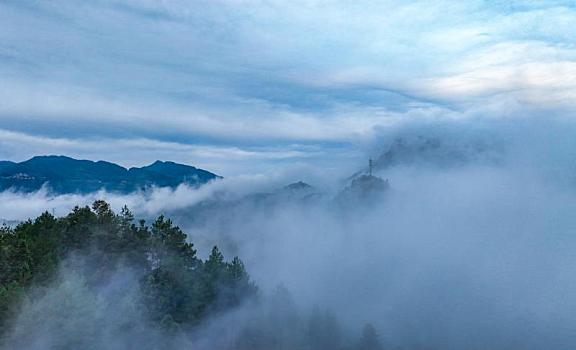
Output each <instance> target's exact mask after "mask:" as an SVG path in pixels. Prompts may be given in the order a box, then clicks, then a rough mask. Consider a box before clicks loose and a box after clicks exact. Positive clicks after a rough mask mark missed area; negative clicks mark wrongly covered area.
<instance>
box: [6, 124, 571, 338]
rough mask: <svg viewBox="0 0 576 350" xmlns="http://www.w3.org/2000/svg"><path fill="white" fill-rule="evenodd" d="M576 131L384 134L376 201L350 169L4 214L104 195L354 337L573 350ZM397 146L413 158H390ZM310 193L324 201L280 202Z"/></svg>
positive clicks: (27, 199)
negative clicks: (367, 334)
mask: <svg viewBox="0 0 576 350" xmlns="http://www.w3.org/2000/svg"><path fill="white" fill-rule="evenodd" d="M575 131H576V128H575V127H574V125H573V124H571V123H567V122H555V123H552V122H551V123H549V124H547V125H544V124H543V123H538V122H527V121H524V122H520V121H516V122H506V123H501V124H498V123H496V122H492V123H491V124H486V123H484V124H482V123H479V124H477V125H476V124H471V123H463V124H458V123H453V124H451V125H444V126H435V127H432V126H422V125H419V126H411V127H406V128H401V129H395V130H393V131H386V132H382V133H381V135H380V137H379V138H377V139H376V140H375V141H374V142H371V143H370V145H369V146H367V147H366V150H367V151H366V158H368V157H372V158H374V159H375V160H376V164H375V175H377V176H379V177H382V178H385V179H388V180H389V183H390V188H389V190H388V191H387V192H386V193H384V195H383V197H382V198H381V200H378V201H366V202H363V201H362V200H355V201H352V200H350V201H348V200H342V199H340V200H338V199H335V198H336V197H337V193H338V192H339V191H340V190H341V189H342V188H343V187H345V186H347V185H348V183H347V181H346V180H345V179H346V177H347V176H349V175H351V174H352V173H354V171H356V170H359V169H363V168H366V166H365V165H364V164H351V165H350V173H348V174H322V173H321V169H316V170H315V171H313V172H310V173H301V174H300V175H301V176H300V177H298V178H295V177H289V176H284V175H275V176H264V175H258V176H254V177H236V178H234V177H233V178H229V179H224V180H221V181H217V182H215V183H212V184H209V185H206V186H204V187H202V188H200V189H192V188H187V187H180V188H178V189H176V190H174V191H172V190H168V189H155V190H153V191H150V192H147V193H137V194H133V195H128V196H119V195H114V194H110V193H104V192H101V193H95V194H92V195H88V196H79V195H63V196H56V197H54V196H51V195H50V194H49V192H48V191H46V190H43V191H40V192H37V193H32V194H26V195H21V194H16V193H10V192H5V193H2V194H0V213H2V214H0V216H1V217H3V218H4V219H6V220H21V219H25V218H27V217H34V216H36V215H38V214H39V213H41V212H42V211H44V210H46V209H48V210H51V209H52V208H53V209H54V211H55V212H56V214H64V213H66V212H67V211H68V210H69V209H71V208H72V207H73V206H74V205H81V204H88V203H90V202H92V201H93V200H95V199H100V198H103V199H105V200H107V201H109V202H110V203H111V204H112V206H113V207H114V208H116V209H118V208H120V207H121V206H123V205H124V204H127V205H128V206H129V207H130V208H131V209H133V211H134V212H135V214H136V216H137V217H152V216H154V215H157V214H159V213H164V214H166V215H167V216H169V217H173V218H174V220H175V221H176V223H178V224H179V225H181V227H182V228H183V229H184V231H185V232H186V233H188V235H189V238H190V240H191V241H192V242H194V243H195V245H196V247H197V248H198V251H199V254H200V255H204V256H205V254H207V253H208V252H209V248H210V247H211V246H212V245H214V244H218V245H219V246H220V247H221V248H222V250H223V252H224V255H225V256H234V255H238V256H240V257H241V258H242V259H243V261H244V262H245V264H246V268H247V270H248V272H249V273H250V275H251V277H252V278H253V279H254V281H255V282H256V284H257V285H258V286H259V287H260V288H261V289H262V292H263V294H267V293H271V292H272V291H273V290H275V289H276V288H277V287H278V286H279V285H282V286H284V287H285V288H286V289H287V290H288V291H289V293H290V294H291V295H292V298H293V299H294V302H295V304H296V305H298V307H299V308H300V309H301V310H312V309H313V308H314V307H320V308H327V309H330V310H332V312H333V313H334V314H335V315H336V316H337V318H338V319H339V320H340V322H341V324H342V326H343V328H344V329H345V331H346V332H350V333H354V332H359V329H360V328H361V325H363V324H364V323H366V322H371V323H373V324H374V326H375V328H376V330H377V333H378V334H379V335H380V339H381V342H382V343H383V344H385V346H387V348H396V347H397V346H403V347H404V348H406V349H411V348H426V349H428V348H437V349H570V348H573V347H574V346H576V214H575V213H576V181H575V180H576V172H575V170H576V167H575V166H576V153H575V150H576V147H575V146H576V138H574V137H573V135H575ZM399 139H401V140H406V141H404V142H406V144H407V145H408V146H406V147H397V148H396V149H395V150H394V152H397V153H396V154H394V155H389V156H384V157H380V158H379V156H380V155H381V154H385V153H386V151H387V150H390V149H391V147H392V145H393V144H394V142H395V140H399ZM423 139H424V141H422V140H423ZM429 140H432V141H431V142H432V143H427V142H428V141H429ZM426 145H427V146H426ZM430 147H432V151H431V150H430ZM391 159H393V161H392V160H391ZM291 175H292V176H293V175H294V174H291ZM299 180H304V181H305V182H308V183H310V184H311V185H312V186H314V189H312V190H308V191H310V192H309V193H307V195H306V196H303V195H301V194H299V193H295V194H292V193H285V192H286V190H284V192H283V191H282V190H279V189H281V188H282V187H283V186H284V185H287V184H288V183H290V182H296V181H299ZM296 192H297V191H296ZM256 193H274V195H271V196H264V197H263V196H255V195H254V194H256ZM310 194H311V195H310ZM247 309H249V307H248V306H246V307H245V308H244V309H242V310H237V311H236V312H235V313H234V314H233V315H229V317H230V319H234V320H242V317H244V316H245V315H250V312H249V311H247ZM243 315H244V316H243ZM245 317H248V316H245ZM211 327H214V328H211ZM219 327H222V325H221V324H219V323H217V322H214V324H213V325H211V324H207V325H205V327H204V329H203V331H202V332H201V335H199V336H198V337H199V338H198V341H197V347H198V348H202V349H203V348H206V349H208V348H217V346H216V347H214V345H213V344H215V343H212V342H211V341H212V339H217V338H219V336H218V335H217V334H218V333H219V332H221V331H222V330H221V329H220V328H219ZM280 327H282V325H280ZM211 344H212V345H211Z"/></svg>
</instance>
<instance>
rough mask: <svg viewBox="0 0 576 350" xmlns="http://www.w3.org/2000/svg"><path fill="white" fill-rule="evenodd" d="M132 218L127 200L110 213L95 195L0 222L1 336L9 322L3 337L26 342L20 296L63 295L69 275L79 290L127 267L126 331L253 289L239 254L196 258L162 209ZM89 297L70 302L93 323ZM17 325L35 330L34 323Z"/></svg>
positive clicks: (181, 324) (173, 319) (192, 314)
mask: <svg viewBox="0 0 576 350" xmlns="http://www.w3.org/2000/svg"><path fill="white" fill-rule="evenodd" d="M133 221H134V217H133V215H132V213H131V212H130V211H129V210H128V209H127V208H126V207H125V208H124V209H123V210H122V212H121V213H120V214H118V215H117V214H115V213H114V212H113V211H112V210H111V209H110V206H109V205H108V204H107V203H106V202H104V201H96V202H95V203H94V204H93V206H92V208H89V207H76V208H75V209H74V210H73V211H72V212H71V213H69V214H68V215H67V216H65V217H62V218H56V217H54V216H53V215H51V214H50V213H48V212H46V213H44V214H42V215H41V216H39V217H38V218H36V219H34V220H28V221H26V222H24V223H22V224H20V225H18V226H17V227H15V228H10V227H7V226H5V227H2V229H1V231H0V322H1V323H0V325H1V329H2V333H3V335H4V336H7V334H8V332H7V331H8V330H11V329H12V330H14V332H15V333H14V334H12V336H11V337H12V339H8V341H9V342H12V346H18V347H19V348H28V347H31V346H32V344H31V343H29V342H28V340H27V336H32V337H36V336H37V334H32V335H31V334H26V333H25V332H22V330H23V329H19V328H18V327H19V323H21V322H22V320H19V316H21V313H22V308H25V307H26V303H34V302H36V301H38V300H43V299H44V300H46V299H50V298H51V297H58V296H59V295H60V296H63V295H66V294H67V293H69V292H70V291H69V290H68V291H67V289H69V288H70V286H69V285H70V284H75V283H76V284H78V286H79V287H81V288H83V289H82V290H83V292H84V293H86V294H90V293H93V291H94V290H97V289H98V288H101V286H104V285H109V284H110V281H111V280H112V279H114V278H117V277H118V273H119V272H120V271H124V273H125V272H126V271H129V274H130V276H131V278H132V279H136V281H135V282H136V283H134V286H136V287H137V289H138V290H137V291H136V293H135V294H133V295H132V296H130V295H128V294H125V295H124V296H125V297H126V296H130V298H134V300H133V302H134V303H133V305H132V307H135V308H138V309H139V318H140V317H142V318H143V319H133V320H130V319H127V320H125V321H124V322H123V323H122V324H121V327H119V329H118V330H119V331H120V330H122V329H124V330H125V331H129V330H130V329H131V328H133V327H135V326H136V324H137V323H142V322H143V323H142V324H146V325H147V327H151V328H153V329H160V330H163V331H178V330H180V329H185V328H190V327H193V326H195V325H197V324H199V323H200V322H201V321H202V320H203V319H205V318H207V317H208V316H210V315H214V314H217V313H219V312H222V311H225V310H228V309H230V308H233V307H235V306H237V305H239V304H240V303H241V302H242V301H243V300H245V299H247V298H251V297H254V296H255V295H256V293H257V289H256V287H255V286H254V284H253V283H251V281H250V279H249V277H248V274H247V273H246V271H245V269H244V265H243V263H242V262H241V261H240V259H238V258H234V259H233V260H232V261H230V262H226V261H225V260H224V258H223V256H222V254H221V253H220V251H219V250H218V248H217V247H214V248H213V250H212V252H211V254H210V256H209V258H208V259H206V260H205V261H203V260H201V259H199V258H198V257H196V250H195V249H194V247H193V244H191V243H188V242H187V241H186V234H185V233H183V232H182V231H181V230H180V229H179V228H178V227H176V226H174V225H173V224H172V222H171V221H170V220H169V219H166V218H164V217H163V216H160V217H158V219H156V221H154V222H153V223H152V225H151V226H146V224H145V222H144V221H143V220H141V221H139V222H138V223H134V222H133ZM64 270H65V271H66V272H63V271H64ZM63 274H65V276H63ZM62 279H64V281H63V280H62ZM63 282H64V283H63ZM67 285H68V286H67ZM58 289H60V290H58ZM76 292H77V291H76ZM128 292H131V293H133V291H128ZM85 296H87V295H84V296H82V295H80V297H85ZM111 297H121V296H118V295H117V296H111ZM96 299H98V298H96ZM96 299H93V300H90V298H86V299H85V300H84V303H85V305H83V307H82V308H80V309H79V310H76V311H78V312H83V313H84V314H80V315H77V316H78V317H81V318H84V319H85V320H89V322H90V323H94V324H98V322H97V321H96V320H95V318H98V315H96V314H94V313H93V312H92V309H91V307H92V305H90V304H91V303H97V302H98V300H96ZM61 302H62V303H61V304H60V305H58V303H55V305H52V306H51V307H53V308H57V309H58V308H61V307H64V308H65V307H66V302H68V303H70V302H71V301H70V300H61ZM35 313H37V315H36V317H40V318H42V317H46V316H48V317H49V318H50V319H49V320H48V321H49V322H51V323H54V324H55V325H56V326H63V324H59V322H62V323H64V322H69V321H70V320H64V319H59V318H58V317H55V313H54V312H50V311H49V310H44V311H42V310H36V311H35ZM56 315H57V314H56ZM64 318H67V317H64ZM25 322H26V321H25ZM25 322H24V323H25ZM69 326H70V327H72V329H71V331H73V332H76V333H78V331H80V330H81V328H82V327H83V325H82V323H80V322H79V323H78V324H76V325H74V324H69ZM24 328H25V329H26V328H27V329H28V330H29V331H32V332H34V331H35V329H33V327H32V328H31V327H24ZM74 328H77V329H74ZM83 331H88V330H87V329H83ZM88 333H89V332H88ZM14 335H16V337H14ZM33 341H35V340H33ZM89 341H90V337H83V336H80V337H78V338H77V339H76V340H75V341H74V342H66V341H65V340H63V341H62V342H61V343H58V344H57V345H56V344H55V345H54V346H51V345H50V344H44V345H43V346H41V345H40V344H38V345H37V346H32V347H34V348H52V347H53V348H73V345H74V346H81V348H87V347H86V346H88V348H89V347H90V345H91V344H90V342H89ZM92 345H94V344H92ZM96 347H98V346H96Z"/></svg>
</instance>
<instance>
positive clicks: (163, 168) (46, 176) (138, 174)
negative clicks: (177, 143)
mask: <svg viewBox="0 0 576 350" xmlns="http://www.w3.org/2000/svg"><path fill="white" fill-rule="evenodd" d="M217 178H220V176H218V175H216V174H213V173H211V172H209V171H206V170H203V169H198V168H195V167H193V166H188V165H183V164H178V163H173V162H162V161H156V162H154V163H153V164H151V165H148V166H144V167H141V168H130V169H126V168H124V167H122V166H120V165H117V164H114V163H110V162H105V161H97V162H94V161H90V160H77V159H74V158H70V157H65V156H37V157H33V158H31V159H29V160H27V161H24V162H21V163H14V162H8V161H0V191H5V190H8V189H13V190H15V191H21V192H32V191H37V190H39V189H40V188H41V187H42V186H43V185H47V186H48V187H49V188H50V190H51V191H53V192H55V193H59V194H63V193H90V192H94V191H98V190H101V189H105V190H107V191H111V192H120V193H130V192H133V191H137V190H142V189H145V188H148V187H151V186H157V187H172V188H174V187H177V186H178V185H180V184H188V185H190V186H200V185H203V184H205V183H207V182H209V181H211V180H214V179H217Z"/></svg>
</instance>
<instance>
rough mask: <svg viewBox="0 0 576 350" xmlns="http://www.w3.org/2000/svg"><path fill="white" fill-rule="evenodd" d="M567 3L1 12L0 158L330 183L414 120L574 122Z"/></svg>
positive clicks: (97, 4) (299, 2)
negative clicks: (159, 165) (304, 174)
mask: <svg viewBox="0 0 576 350" xmlns="http://www.w3.org/2000/svg"><path fill="white" fill-rule="evenodd" d="M574 38H576V3H574V1H571V0H570V1H552V0H550V1H543V0H540V1H538V0H536V1H529V0H526V1H514V0H507V1H499V0H494V1H473V0H463V1H442V0H436V1H410V2H406V1H393V0H390V1H368V0H357V1H337V0H333V1H321V0H293V1H284V0H252V1H245V0H227V1H224V0H209V1H208V0H207V1H203V0H197V1H190V0H187V1H184V0H162V1H159V0H91V1H86V0H82V1H80V0H66V1H64V0H53V1H41V0H37V1H34V0H0V159H8V160H14V161H22V160H25V159H28V158H30V157H32V156H34V155H39V154H63V155H68V156H73V157H77V158H83V159H93V160H100V159H103V160H108V161H114V162H117V163H119V164H121V165H124V166H141V165H144V164H148V163H151V162H153V161H154V160H156V159H161V160H172V161H177V162H182V163H187V164H192V165H195V166H199V167H202V168H205V169H208V170H211V171H214V172H216V173H218V174H221V175H223V176H225V177H230V176H235V175H245V174H260V173H269V172H274V171H281V170H282V169H288V168H291V169H293V168H298V167H301V168H303V169H304V168H308V167H312V168H322V169H324V170H341V169H342V168H343V167H344V166H345V165H350V164H353V165H356V164H360V163H362V164H363V163H364V162H365V159H366V158H367V157H369V156H372V154H370V152H373V150H374V144H377V143H378V142H379V139H378V138H379V135H381V132H380V131H381V130H385V129H386V128H393V127H395V126H397V125H402V124H406V123H411V122H415V121H416V122H432V123H435V122H442V121H460V120H477V119H480V120H482V119H488V120H491V119H511V120H514V119H515V118H526V117H536V118H542V119H547V118H561V119H570V118H572V116H573V115H574V111H575V110H576V42H575V41H574Z"/></svg>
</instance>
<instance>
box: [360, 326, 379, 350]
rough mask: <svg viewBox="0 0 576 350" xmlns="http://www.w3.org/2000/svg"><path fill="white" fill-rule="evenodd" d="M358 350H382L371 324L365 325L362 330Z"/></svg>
mask: <svg viewBox="0 0 576 350" xmlns="http://www.w3.org/2000/svg"><path fill="white" fill-rule="evenodd" d="M357 349H358V350H382V349H383V347H382V344H380V341H379V339H378V334H377V333H376V329H375V328H374V326H373V325H372V324H371V323H367V324H366V325H365V326H364V329H363V330H362V336H361V337H360V341H359V342H358V347H357Z"/></svg>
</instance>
